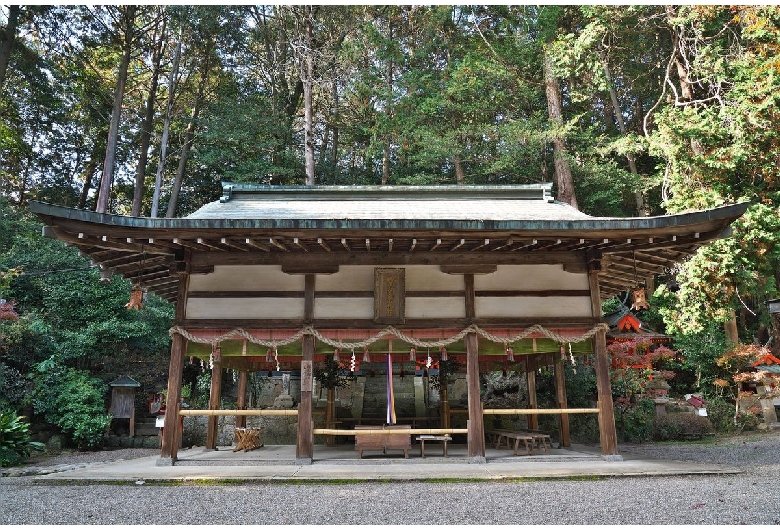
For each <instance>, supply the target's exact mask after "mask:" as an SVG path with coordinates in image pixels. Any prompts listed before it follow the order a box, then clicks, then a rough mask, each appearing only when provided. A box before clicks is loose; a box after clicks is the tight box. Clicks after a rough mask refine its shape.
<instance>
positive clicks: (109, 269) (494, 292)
mask: <svg viewBox="0 0 780 530" xmlns="http://www.w3.org/2000/svg"><path fill="white" fill-rule="evenodd" d="M551 189H552V185H551V184H533V185H512V186H421V187H404V186H401V187H396V186H279V187H277V186H259V185H249V184H233V183H225V184H223V196H222V197H221V198H220V199H219V200H218V201H215V202H212V203H210V204H207V205H205V206H203V207H202V208H200V209H199V210H198V211H196V212H194V213H193V214H191V215H189V216H187V217H185V218H176V219H171V218H165V219H158V218H141V217H127V216H120V215H109V214H101V213H95V212H92V211H86V210H77V209H71V208H64V207H60V206H54V205H49V204H43V203H38V202H32V201H31V202H30V209H31V210H32V211H33V212H34V213H35V214H37V215H38V216H39V217H40V218H41V219H42V220H43V222H44V223H45V225H46V226H45V227H44V234H45V235H47V236H50V237H55V238H57V239H59V240H61V241H64V242H65V243H66V244H68V245H73V246H76V247H77V248H78V249H79V250H80V251H81V252H82V253H83V254H84V255H86V256H89V257H90V258H91V259H92V261H93V262H94V263H95V264H97V266H99V267H100V269H101V271H103V272H104V273H105V274H109V273H114V274H119V275H121V276H123V277H125V278H128V279H130V280H131V281H132V282H133V283H134V285H135V286H136V288H135V293H136V295H135V302H133V301H132V300H131V304H134V303H135V304H136V305H139V304H141V303H142V299H141V298H140V297H139V294H138V293H141V292H143V291H148V292H154V293H156V294H158V295H159V296H161V297H162V298H165V299H167V300H169V301H170V302H172V303H173V304H175V308H176V309H175V320H174V323H173V327H172V328H171V330H170V333H171V337H172V345H171V358H170V369H169V380H168V391H167V400H168V408H167V413H166V415H165V428H164V436H163V441H162V448H161V454H160V459H159V461H158V463H160V464H161V465H172V464H174V463H175V461H176V460H177V451H178V447H179V438H180V436H181V432H180V430H179V429H178V428H177V426H178V424H179V421H178V420H179V418H180V415H183V414H189V415H193V414H202V415H206V416H208V417H209V421H212V420H214V422H213V423H210V424H209V430H208V436H207V447H210V448H214V447H213V446H214V444H215V441H214V432H215V430H216V422H215V420H216V419H217V418H216V416H218V415H220V414H222V415H236V417H237V425H238V424H239V417H241V418H243V419H245V417H246V415H263V414H268V415H273V414H281V412H282V411H273V410H251V409H250V410H247V409H246V408H245V407H242V403H241V395H240V394H239V404H238V409H240V410H234V411H220V410H218V409H219V381H220V379H221V378H220V377H219V375H220V374H221V369H226V368H229V369H233V370H237V371H238V372H239V373H240V374H241V375H242V378H243V380H244V381H245V380H246V379H245V376H246V373H247V372H252V371H258V370H267V369H268V366H269V364H270V365H276V366H279V364H280V363H284V364H285V366H287V367H288V369H289V367H291V366H292V367H296V368H297V369H299V370H300V373H301V382H300V386H301V393H300V396H301V397H300V403H299V404H298V407H297V409H294V410H289V411H283V412H284V413H285V414H290V415H296V416H297V444H296V460H297V461H298V462H300V463H311V461H312V459H313V457H314V443H313V440H314V435H316V434H324V435H332V436H349V435H350V434H354V431H352V430H349V429H336V428H333V427H332V426H331V425H327V426H325V428H318V427H317V426H316V425H315V423H314V422H313V414H312V394H313V387H314V382H313V373H314V367H315V365H316V363H318V362H320V361H321V360H322V359H324V357H325V356H326V355H332V354H333V353H334V352H336V351H337V350H340V351H341V352H342V355H344V354H345V353H346V354H347V355H348V356H349V355H351V354H352V353H355V352H356V354H357V356H358V358H359V359H360V360H363V359H368V360H370V361H372V362H384V361H385V360H386V359H387V361H388V363H392V362H398V361H400V360H410V359H412V360H413V359H415V358H417V356H420V357H424V356H426V355H430V354H429V353H428V352H433V356H434V357H435V358H436V359H435V360H437V361H439V360H443V359H445V358H446V356H447V355H450V356H454V357H456V358H460V359H462V360H463V365H464V366H465V368H466V384H467V387H468V411H467V414H468V421H467V427H466V428H465V429H461V428H458V429H456V428H451V427H449V422H448V421H447V420H446V419H443V421H442V424H441V425H440V427H439V428H437V429H411V433H412V434H415V433H417V434H421V433H424V434H437V435H440V434H450V433H451V434H465V435H466V438H467V444H468V458H469V461H470V462H473V463H481V462H484V461H485V434H486V432H485V422H484V419H483V418H484V417H485V416H486V415H488V414H493V415H497V414H525V415H527V416H528V417H529V422H528V424H529V426H531V425H533V418H535V417H537V416H538V415H539V414H553V415H556V416H558V418H559V425H560V433H559V434H560V442H561V445H562V446H564V447H566V446H568V445H569V443H570V442H569V432H568V417H569V415H570V414H596V415H597V416H598V425H599V438H600V447H601V454H602V456H603V457H605V458H607V459H609V458H619V455H618V450H617V439H616V433H615V421H614V414H613V405H612V394H611V388H610V379H609V359H608V356H607V350H606V333H607V332H608V331H609V325H608V324H607V323H606V321H605V320H604V318H603V317H602V314H601V303H602V301H605V300H608V299H610V298H612V297H613V296H615V295H616V294H619V293H624V292H626V291H628V290H631V289H633V288H635V287H637V277H638V276H639V277H641V278H645V277H651V276H653V275H655V274H659V273H662V272H664V271H668V269H670V268H671V267H672V266H674V265H675V264H676V263H678V262H680V261H683V260H685V259H686V258H687V257H688V256H690V255H691V254H693V253H694V252H695V251H696V249H697V247H699V246H701V245H704V244H706V243H708V242H710V241H712V240H715V239H717V238H721V237H726V236H728V235H729V234H730V228H729V225H730V224H731V223H732V222H733V221H734V220H736V219H737V218H739V217H740V216H741V215H742V214H743V213H744V212H745V210H746V209H747V207H748V204H747V203H742V204H737V205H732V206H723V207H719V208H713V209H710V210H705V211H697V212H689V213H683V214H676V215H664V216H658V217H637V218H604V217H592V216H589V215H586V214H584V213H582V212H580V211H578V210H577V209H575V208H573V207H571V206H569V205H568V204H565V203H561V202H558V201H555V200H554V198H553V197H552V196H551ZM129 305H130V304H129ZM564 355H565V356H566V358H568V356H569V355H592V356H593V357H594V359H595V361H594V363H595V372H596V376H597V389H598V402H597V406H596V407H595V408H592V409H572V408H569V407H567V404H566V394H565V384H564V371H563V369H562V363H563V360H564ZM190 356H197V357H200V358H202V359H206V360H207V361H208V362H210V363H212V365H213V366H214V368H215V369H214V370H213V375H212V400H211V405H210V407H209V410H204V411H192V410H188V411H182V410H180V408H179V406H178V404H179V397H180V393H181V385H182V370H183V366H184V362H185V358H187V357H190ZM491 361H501V362H507V361H508V362H509V363H511V364H512V366H513V367H515V368H516V369H519V370H521V371H525V372H526V375H527V378H528V386H529V401H530V402H531V403H530V405H529V408H528V409H520V410H518V409H509V410H496V409H490V410H488V409H484V407H483V405H482V402H481V399H480V378H479V375H480V367H485V366H490V362H491ZM540 366H553V369H554V372H555V380H556V395H557V402H558V407H556V408H555V409H547V410H545V409H540V408H538V407H536V404H535V392H533V394H534V395H533V396H531V393H532V390H533V388H534V379H533V377H534V375H533V374H534V373H535V372H536V368H537V367H540ZM244 384H245V383H244ZM239 388H240V382H239ZM215 396H216V398H215ZM388 419H390V416H388ZM388 423H389V424H392V420H391V421H389V422H388Z"/></svg>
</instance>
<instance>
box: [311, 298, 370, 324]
mask: <svg viewBox="0 0 780 530" xmlns="http://www.w3.org/2000/svg"><path fill="white" fill-rule="evenodd" d="M314 318H359V319H368V320H371V319H372V318H374V298H373V297H371V298H317V297H315V298H314Z"/></svg>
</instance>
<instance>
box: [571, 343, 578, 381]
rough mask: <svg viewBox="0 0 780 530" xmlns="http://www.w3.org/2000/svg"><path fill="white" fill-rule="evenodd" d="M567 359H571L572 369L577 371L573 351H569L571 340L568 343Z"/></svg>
mask: <svg viewBox="0 0 780 530" xmlns="http://www.w3.org/2000/svg"><path fill="white" fill-rule="evenodd" d="M569 360H571V366H572V371H573V372H574V373H575V374H576V373H577V361H575V360H574V353H572V351H571V342H570V343H569Z"/></svg>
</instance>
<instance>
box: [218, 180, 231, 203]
mask: <svg viewBox="0 0 780 530" xmlns="http://www.w3.org/2000/svg"><path fill="white" fill-rule="evenodd" d="M233 187H234V185H233V184H229V183H227V182H223V183H222V197H220V198H219V202H221V203H226V202H228V201H229V200H230V199H232V198H233Z"/></svg>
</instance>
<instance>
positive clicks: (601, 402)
mask: <svg viewBox="0 0 780 530" xmlns="http://www.w3.org/2000/svg"><path fill="white" fill-rule="evenodd" d="M588 283H589V285H590V296H591V300H590V303H591V310H592V312H593V316H594V317H596V316H599V317H600V316H601V293H600V288H599V275H598V269H592V270H591V271H590V272H589V273H588ZM591 342H592V344H593V351H594V353H595V357H596V367H595V368H596V390H597V394H598V408H599V420H598V421H599V440H600V442H601V443H600V445H601V454H602V455H604V456H612V455H617V454H618V447H617V432H616V430H615V409H614V406H613V404H612V386H611V383H610V380H609V360H608V359H607V335H606V332H605V331H603V330H599V331H597V332H596V335H595V336H594V337H593V338H592V339H591Z"/></svg>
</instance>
